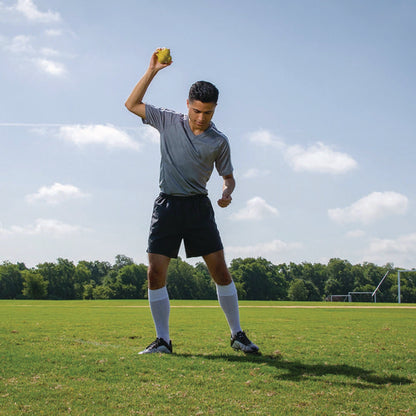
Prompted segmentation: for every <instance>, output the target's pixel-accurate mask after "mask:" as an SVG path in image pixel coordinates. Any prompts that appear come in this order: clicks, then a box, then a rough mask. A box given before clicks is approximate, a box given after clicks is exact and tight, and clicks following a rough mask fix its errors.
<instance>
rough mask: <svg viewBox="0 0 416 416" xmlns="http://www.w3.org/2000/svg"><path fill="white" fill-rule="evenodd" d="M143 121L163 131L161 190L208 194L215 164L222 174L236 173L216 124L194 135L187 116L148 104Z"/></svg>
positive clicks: (224, 137) (172, 192)
mask: <svg viewBox="0 0 416 416" xmlns="http://www.w3.org/2000/svg"><path fill="white" fill-rule="evenodd" d="M143 123H145V124H149V125H150V126H153V127H154V128H156V129H157V130H158V131H159V133H160V151H161V161H160V178H159V186H160V190H161V191H162V192H163V193H165V194H168V195H177V196H190V195H198V194H205V195H206V194H208V191H207V189H206V184H207V182H208V180H209V178H210V176H211V173H212V171H213V168H214V165H215V168H216V169H217V171H218V173H219V174H220V175H221V176H225V175H229V174H231V173H232V172H233V166H232V164H231V155H230V145H229V142H228V139H227V137H226V136H225V135H224V134H223V133H221V132H220V131H218V130H217V128H216V127H215V125H214V123H212V122H211V126H210V127H209V128H208V129H207V130H205V131H204V132H203V133H201V134H199V135H197V136H196V135H195V134H194V133H193V132H192V130H191V128H190V126H189V120H188V116H187V115H185V114H180V113H175V112H174V111H171V110H166V109H162V108H156V107H154V106H152V105H149V104H146V118H145V119H143Z"/></svg>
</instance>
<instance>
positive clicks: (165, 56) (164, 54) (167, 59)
mask: <svg viewBox="0 0 416 416" xmlns="http://www.w3.org/2000/svg"><path fill="white" fill-rule="evenodd" d="M157 60H158V61H159V62H160V63H161V64H169V63H171V62H172V57H171V56H170V49H168V48H162V49H161V50H160V51H158V52H157Z"/></svg>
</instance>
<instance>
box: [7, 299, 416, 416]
mask: <svg viewBox="0 0 416 416" xmlns="http://www.w3.org/2000/svg"><path fill="white" fill-rule="evenodd" d="M171 305H172V309H171V336H172V340H173V346H174V354H173V355H159V354H149V355H144V356H143V355H141V356H139V355H138V354H137V352H138V351H140V350H141V349H143V348H144V347H146V345H147V344H149V343H150V342H151V341H153V339H154V337H155V335H154V329H153V322H152V319H151V315H150V311H149V308H148V307H147V302H146V301H142V300H140V301H0V318H1V325H0V359H1V371H0V415H7V416H10V415H23V414H33V415H54V416H56V415H67V414H72V415H84V414H85V415H181V416H182V415H234V414H247V415H360V416H362V415H389V416H390V415H414V414H416V388H415V383H416V359H415V357H416V325H415V323H416V320H415V317H416V306H415V305H404V304H402V305H401V306H398V305H390V307H386V306H388V305H384V304H377V308H373V306H374V304H366V305H365V306H371V308H359V307H358V306H363V305H362V304H327V303H316V304H313V303H298V304H296V303H285V302H240V305H241V309H240V315H241V320H242V325H243V328H244V329H246V330H247V332H248V335H249V337H250V338H251V339H252V340H253V341H254V342H256V343H257V344H258V345H259V346H260V348H261V351H262V353H263V354H262V355H261V356H245V355H243V354H242V353H238V352H235V351H233V350H232V349H231V348H230V345H229V334H228V329H227V325H226V321H225V318H224V316H223V314H222V311H221V309H220V308H218V307H217V303H216V302H214V301H172V303H171ZM305 306H307V307H306V308H305ZM409 306H411V307H410V308H409Z"/></svg>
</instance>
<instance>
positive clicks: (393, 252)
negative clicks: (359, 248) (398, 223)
mask: <svg viewBox="0 0 416 416" xmlns="http://www.w3.org/2000/svg"><path fill="white" fill-rule="evenodd" d="M365 260H366V261H370V262H373V263H376V264H386V263H394V264H395V265H396V266H397V267H407V268H412V267H416V233H412V234H407V235H402V236H400V237H398V238H396V239H381V238H375V239H373V240H372V241H371V243H370V245H369V247H368V248H367V250H366V251H365Z"/></svg>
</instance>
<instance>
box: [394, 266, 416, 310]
mask: <svg viewBox="0 0 416 416" xmlns="http://www.w3.org/2000/svg"><path fill="white" fill-rule="evenodd" d="M411 272H416V269H412V270H399V271H398V272H397V303H402V300H401V292H400V273H411Z"/></svg>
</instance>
